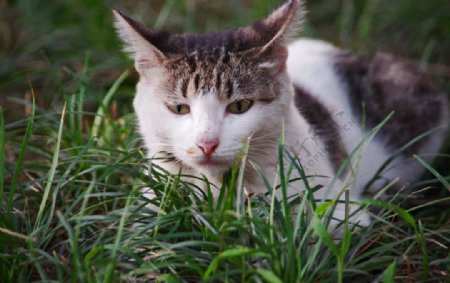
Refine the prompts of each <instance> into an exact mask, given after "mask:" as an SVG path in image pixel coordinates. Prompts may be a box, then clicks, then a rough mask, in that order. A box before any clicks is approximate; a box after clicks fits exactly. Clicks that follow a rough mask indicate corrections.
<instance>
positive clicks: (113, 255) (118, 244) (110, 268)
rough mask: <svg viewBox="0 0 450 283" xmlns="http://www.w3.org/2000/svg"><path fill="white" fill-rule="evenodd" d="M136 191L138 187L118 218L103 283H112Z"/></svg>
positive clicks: (129, 196)
mask: <svg viewBox="0 0 450 283" xmlns="http://www.w3.org/2000/svg"><path fill="white" fill-rule="evenodd" d="M138 190H139V187H136V188H134V189H133V190H132V191H131V192H130V194H129V195H128V197H127V200H126V202H125V207H124V209H123V212H122V216H121V217H120V221H119V227H118V229H117V236H116V239H115V241H114V245H113V248H112V252H111V259H110V263H109V264H108V268H107V271H106V275H105V279H104V280H103V282H105V283H109V282H113V275H114V269H115V267H116V264H117V258H116V256H117V252H118V251H119V250H120V247H121V240H122V235H123V231H124V228H125V221H126V220H127V219H128V217H129V216H130V213H129V209H130V205H131V203H132V201H134V200H135V199H136V197H135V195H136V191H138Z"/></svg>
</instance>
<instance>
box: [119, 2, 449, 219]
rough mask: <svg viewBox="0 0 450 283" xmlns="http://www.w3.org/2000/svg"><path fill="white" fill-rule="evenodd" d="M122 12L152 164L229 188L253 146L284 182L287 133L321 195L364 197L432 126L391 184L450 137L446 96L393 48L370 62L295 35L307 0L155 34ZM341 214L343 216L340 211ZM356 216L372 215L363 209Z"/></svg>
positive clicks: (255, 179) (256, 158) (406, 178)
mask: <svg viewBox="0 0 450 283" xmlns="http://www.w3.org/2000/svg"><path fill="white" fill-rule="evenodd" d="M114 14H115V17H116V22H115V24H116V28H117V30H118V33H119V36H120V37H121V39H122V40H123V42H124V43H125V50H126V51H127V52H128V53H130V54H131V57H132V58H133V59H134V61H135V68H136V70H137V71H138V73H139V76H140V79H139V83H138V84H137V92H136V97H135V100H134V108H135V110H136V113H137V117H138V121H139V128H140V132H141V134H142V136H143V139H144V141H145V145H146V147H147V150H148V156H149V157H150V158H155V157H159V158H157V159H154V162H155V163H157V164H159V165H160V166H162V167H163V168H166V169H167V170H169V171H170V172H173V173H175V174H177V173H179V172H180V170H181V171H182V172H183V173H185V174H193V175H199V176H201V175H204V176H206V177H207V178H208V179H209V181H210V182H212V183H215V184H217V185H218V187H220V183H221V181H222V176H223V174H224V172H226V171H227V170H229V169H230V167H231V165H232V163H233V162H234V161H235V160H236V159H237V158H238V156H240V153H241V150H242V148H243V147H244V146H245V145H246V144H247V142H249V145H250V146H249V150H248V160H251V161H252V162H254V163H255V164H257V165H258V166H260V167H261V168H262V170H263V171H264V173H265V175H266V176H267V177H268V178H269V180H276V175H277V162H278V153H277V147H278V143H279V141H280V137H281V136H282V134H283V135H284V139H285V146H286V148H287V149H288V150H289V151H290V152H291V153H293V154H295V155H297V156H298V157H299V159H300V160H301V163H302V165H303V167H304V170H305V173H306V174H307V175H317V176H322V177H316V178H314V180H312V181H311V182H315V183H318V184H322V185H324V188H323V189H321V191H319V192H317V193H316V195H315V197H316V198H319V199H320V198H324V197H327V198H333V197H336V196H338V195H339V193H340V192H341V191H342V190H343V189H344V188H345V189H348V190H349V192H350V198H351V199H353V200H358V199H360V198H361V195H362V193H363V189H364V187H365V185H366V184H367V182H368V181H369V180H370V179H371V178H372V177H373V175H374V173H375V172H376V171H377V169H378V168H379V167H380V166H382V164H383V163H384V162H385V161H386V160H387V159H388V158H390V157H391V156H392V155H393V154H394V153H395V152H396V151H397V150H398V149H399V148H401V147H402V146H404V145H405V144H407V143H408V142H410V141H411V140H413V139H414V138H417V137H419V136H420V135H421V134H423V133H426V132H429V134H428V135H426V136H425V137H423V138H422V139H418V140H417V141H416V142H414V143H412V144H411V145H410V146H409V147H407V148H406V149H405V150H404V151H403V152H402V154H400V155H399V156H398V157H397V158H396V159H395V161H394V162H392V163H391V165H390V166H388V167H387V168H386V169H385V170H384V171H383V172H382V173H381V178H382V179H384V180H394V179H397V178H398V179H399V180H400V182H401V183H407V182H410V181H413V180H414V179H415V178H417V177H418V176H420V174H421V172H422V171H423V168H422V166H421V165H420V164H419V163H418V162H417V161H415V160H414V159H413V158H412V155H413V154H417V155H420V156H423V157H424V159H425V160H427V161H431V160H432V159H433V156H434V155H436V153H437V152H438V151H439V149H440V147H441V145H442V143H443V140H444V138H445V135H446V126H445V125H446V124H447V101H446V98H445V96H444V94H443V93H442V91H441V90H440V89H439V88H438V87H437V86H436V85H435V84H433V83H432V82H430V81H429V80H428V78H427V77H426V76H425V75H424V73H422V72H421V71H420V70H419V68H418V67H417V66H416V65H414V64H411V63H409V62H406V61H403V60H400V59H397V58H395V57H393V56H390V55H387V54H377V55H376V56H374V57H373V58H363V57H359V56H356V55H353V54H351V53H349V52H347V51H343V50H341V49H338V48H336V47H334V46H332V45H330V44H328V43H325V42H322V41H316V40H309V39H296V40H293V37H294V36H295V35H296V33H297V32H298V30H299V27H300V25H301V22H302V19H303V17H304V8H303V3H302V1H300V0H291V1H289V2H288V3H286V4H285V5H283V6H282V7H280V8H279V9H278V10H276V11H275V12H273V13H272V14H271V15H270V16H269V17H268V18H266V19H264V20H261V21H257V22H255V23H254V24H252V25H250V26H247V27H242V28H238V29H232V30H226V31H219V32H214V33H207V34H170V33H168V32H164V31H151V30H148V29H146V28H145V27H144V26H142V25H141V24H139V23H137V22H135V21H134V20H132V19H130V18H129V17H127V16H125V15H124V14H123V13H120V12H118V11H114ZM392 111H394V114H393V116H392V118H391V119H390V120H389V121H387V123H386V124H385V125H384V127H382V129H381V130H380V132H379V133H378V134H377V135H376V136H375V138H373V139H370V140H367V142H365V143H364V144H363V146H362V147H361V148H360V149H359V150H358V154H354V155H353V156H354V157H353V158H352V159H351V162H350V163H351V164H350V165H349V168H350V169H349V170H347V171H346V172H345V174H343V175H341V176H340V177H339V178H338V181H337V182H332V180H333V179H334V178H333V177H334V176H335V175H336V172H337V170H338V168H339V167H340V166H341V164H342V163H343V162H344V160H346V158H348V156H349V155H350V154H351V153H353V152H354V151H355V149H356V148H357V147H358V145H359V144H360V143H361V141H362V140H364V139H365V138H366V137H367V135H368V133H369V132H370V130H371V129H372V128H373V127H375V126H376V125H378V124H379V123H381V122H382V121H383V120H384V119H385V118H386V117H387V116H388V115H389V114H390V113H391V112H392ZM439 127H441V128H439ZM347 174H351V175H347ZM347 177H350V178H347ZM345 180H347V181H345ZM348 180H350V181H348ZM303 184H304V183H303V182H302V181H298V182H294V183H292V184H291V186H290V188H289V194H290V195H294V194H297V193H299V192H301V191H302V190H303V189H304V185H303ZM331 184H333V185H332V187H331V188H330V187H329V186H330V185H331ZM244 185H245V188H246V190H247V191H248V192H251V193H265V192H266V191H267V190H266V188H265V187H264V186H263V183H262V180H261V179H260V177H259V175H258V174H257V172H256V171H255V170H254V169H253V168H252V167H251V166H246V171H245V174H244ZM325 192H327V195H325ZM335 216H336V217H338V218H343V217H344V209H343V207H342V206H338V207H337V208H336V211H335ZM357 220H358V221H360V222H362V224H367V223H368V222H369V219H368V217H367V215H365V214H359V216H358V217H357Z"/></svg>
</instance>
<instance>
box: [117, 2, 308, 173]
mask: <svg viewBox="0 0 450 283" xmlns="http://www.w3.org/2000/svg"><path fill="white" fill-rule="evenodd" d="M114 14H115V17H116V23H115V24H116V28H117V30H118V33H119V35H120V37H121V38H122V40H123V41H124V43H125V50H126V51H127V52H128V53H130V54H131V56H132V58H133V59H134V61H135V68H136V70H137V71H138V73H139V76H140V80H139V83H138V85H137V93H136V97H135V100H134V107H135V110H136V113H137V116H138V120H139V126H140V131H141V134H142V135H143V138H144V141H145V144H146V146H147V148H148V150H149V155H150V156H151V157H152V156H154V155H156V156H158V154H161V155H159V156H163V157H165V158H167V160H168V161H169V162H178V163H179V164H180V165H182V166H184V167H189V168H192V169H194V170H195V171H197V172H199V173H202V174H205V175H207V176H218V175H221V174H222V173H224V171H226V170H227V169H229V168H230V166H231V164H232V162H233V161H234V160H235V159H236V157H237V156H238V155H239V153H240V151H241V149H242V147H243V146H244V145H245V144H246V143H247V140H248V139H250V150H249V158H250V159H254V160H257V161H258V160H259V161H264V160H265V159H266V158H267V153H266V152H267V149H268V148H270V147H273V146H275V145H276V144H277V142H278V140H279V138H280V135H281V131H282V125H283V120H284V118H285V116H286V114H287V113H288V112H289V111H288V110H289V107H290V103H291V100H292V95H293V91H292V86H291V84H290V80H289V77H288V75H287V73H286V59H287V43H288V41H289V39H290V37H291V36H292V35H293V34H295V33H296V32H297V30H298V27H299V25H300V21H301V19H302V17H303V9H302V4H301V1H299V0H291V1H289V2H288V3H286V4H285V5H284V6H282V7H281V8H279V9H278V10H276V11H275V12H273V13H272V14H271V15H270V16H269V17H268V18H266V19H264V20H261V21H257V22H255V23H254V24H252V25H251V26H248V27H243V28H238V29H233V30H227V31H221V32H214V33H208V34H170V33H167V32H163V31H158V32H156V31H150V30H148V29H146V28H145V27H143V26H142V25H141V24H139V23H137V22H135V21H133V20H132V19H130V18H128V17H127V16H125V15H124V14H122V13H120V12H117V11H114Z"/></svg>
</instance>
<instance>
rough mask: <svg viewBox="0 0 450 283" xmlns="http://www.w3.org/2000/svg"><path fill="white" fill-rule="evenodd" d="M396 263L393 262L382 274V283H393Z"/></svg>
mask: <svg viewBox="0 0 450 283" xmlns="http://www.w3.org/2000/svg"><path fill="white" fill-rule="evenodd" d="M396 265H397V263H396V262H395V261H393V262H392V263H391V264H389V266H388V267H387V268H386V270H384V272H383V283H394V282H395V267H396Z"/></svg>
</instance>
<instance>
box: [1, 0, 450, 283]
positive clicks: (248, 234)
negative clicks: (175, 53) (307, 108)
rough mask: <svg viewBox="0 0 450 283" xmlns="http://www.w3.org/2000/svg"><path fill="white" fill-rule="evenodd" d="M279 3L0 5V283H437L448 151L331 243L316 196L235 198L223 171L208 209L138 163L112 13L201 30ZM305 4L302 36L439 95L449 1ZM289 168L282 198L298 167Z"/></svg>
mask: <svg viewBox="0 0 450 283" xmlns="http://www.w3.org/2000/svg"><path fill="white" fill-rule="evenodd" d="M282 2H283V1H279V0H277V1H270V0H245V1H237V0H216V1H204V0H191V1H188V0H186V1H181V0H167V1H162V0H158V1H156V0H155V1H144V0H129V1H125V0H122V1H117V0H116V1H112V0H111V1H108V0H103V1H100V0H98V1H95V0H83V1H81V0H80V1H73V0H58V1H47V2H46V3H45V4H44V3H43V1H35V0H15V1H4V0H3V1H2V0H0V282H2V283H3V282H5V283H6V282H14V283H15V282H69V281H70V282H148V281H156V282H198V281H205V282H449V280H450V248H449V247H450V192H449V190H450V185H449V182H450V166H449V164H450V148H449V146H448V144H449V143H448V142H447V146H446V147H445V149H444V150H443V153H442V154H441V155H440V156H439V157H438V158H437V159H436V161H435V162H434V164H426V163H424V164H423V165H424V166H425V167H426V172H427V173H426V174H424V176H422V177H421V179H420V181H418V182H417V183H415V184H411V185H410V186H408V187H405V188H401V190H394V187H395V185H394V184H391V185H388V186H386V187H384V188H382V189H381V190H382V191H383V192H384V193H385V195H386V196H387V197H382V196H380V195H376V196H371V197H370V198H369V197H368V198H367V199H366V200H364V201H363V203H364V207H365V209H366V210H368V211H370V213H371V215H372V218H373V219H374V221H373V223H372V224H371V225H370V226H369V227H364V228H362V229H360V230H356V231H352V230H350V228H349V226H348V225H347V224H348V223H347V221H343V222H342V223H341V231H342V232H341V234H340V236H339V237H337V236H336V234H330V233H329V229H328V228H327V227H328V222H329V220H330V211H331V210H332V209H333V205H332V204H333V202H326V203H323V202H316V201H315V200H313V199H312V198H310V197H309V196H310V193H311V192H312V191H314V190H315V189H316V188H308V190H307V191H306V192H305V193H304V195H300V196H299V197H298V198H295V199H281V200H275V199H273V198H271V193H272V192H273V190H272V187H271V186H270V185H268V194H267V196H268V197H266V198H263V197H258V196H255V197H252V198H251V199H250V200H246V197H245V191H244V189H243V187H242V186H241V185H240V181H239V172H240V171H239V170H240V168H239V167H236V168H234V169H233V170H231V171H230V172H229V174H228V175H227V182H225V183H224V185H223V188H222V191H223V192H224V191H227V192H228V193H227V194H222V195H221V196H220V197H219V199H218V200H215V201H214V200H213V198H212V196H211V194H210V193H209V192H206V193H205V192H202V191H200V190H199V189H198V188H196V187H195V186H193V185H191V184H189V183H186V182H184V181H182V180H181V179H180V176H172V175H170V174H168V173H167V172H165V171H164V170H163V169H161V168H158V167H156V166H154V165H152V164H151V162H150V160H148V159H147V158H146V156H145V153H144V151H143V148H142V145H141V139H140V137H139V135H138V133H137V131H136V130H137V129H136V121H135V119H136V118H135V115H134V114H133V111H132V99H133V92H134V85H135V83H136V80H137V75H136V73H135V72H134V71H133V70H132V68H131V67H132V62H130V60H128V59H127V58H126V57H125V55H123V54H122V52H121V47H120V46H121V45H120V43H119V41H118V39H117V38H116V35H115V31H114V29H113V26H112V13H111V9H112V8H119V9H121V10H123V11H126V12H127V13H128V14H129V15H131V16H132V17H133V18H135V19H138V20H141V21H142V22H145V23H146V24H147V25H148V26H150V27H154V28H164V29H168V30H171V31H177V32H184V31H196V32H204V31H211V30H216V29H220V28H231V27H236V26H239V25H243V24H247V23H250V22H251V21H253V20H255V19H257V18H260V17H264V16H265V15H267V13H268V12H269V11H271V10H272V9H274V8H275V7H277V6H278V5H280V4H281V3H282ZM307 5H308V7H309V13H308V19H307V21H306V23H305V27H304V31H303V34H304V35H305V36H308V37H313V38H321V39H325V40H328V41H331V42H333V43H334V44H336V45H338V46H341V47H343V48H347V49H351V50H353V51H354V52H356V53H359V54H373V53H374V52H376V51H378V50H383V51H387V52H391V53H394V54H397V55H401V56H404V57H407V58H410V59H411V60H414V61H417V62H418V63H420V64H421V65H422V66H423V68H424V70H426V71H427V72H428V73H429V74H430V75H431V76H434V77H435V79H436V80H438V81H439V82H440V83H441V84H442V86H443V88H444V89H445V90H446V91H447V93H450V63H449V62H450V17H449V15H450V5H449V3H448V0H429V1H419V0H396V1H387V0H339V1H337V0H310V1H307ZM283 152H284V149H283V147H282V145H280V153H283ZM279 158H280V160H281V159H282V158H288V157H287V156H286V154H280V157H279ZM292 161H293V166H292V167H291V168H285V170H282V171H283V172H282V173H280V178H279V179H280V186H279V188H278V189H280V190H284V189H286V187H287V184H288V181H289V171H290V170H299V171H301V166H300V164H299V163H298V161H297V160H295V159H294V158H293V160H292ZM146 170H147V171H148V172H151V174H146V173H145V172H146ZM204 181H205V182H207V180H204ZM306 183H307V182H306ZM146 188H153V189H154V191H155V195H156V197H155V198H153V199H148V198H146V197H145V196H144V195H143V194H142V190H145V189H146ZM213 189H214V188H211V190H213ZM303 196H304V197H303ZM292 215H295V217H292Z"/></svg>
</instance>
